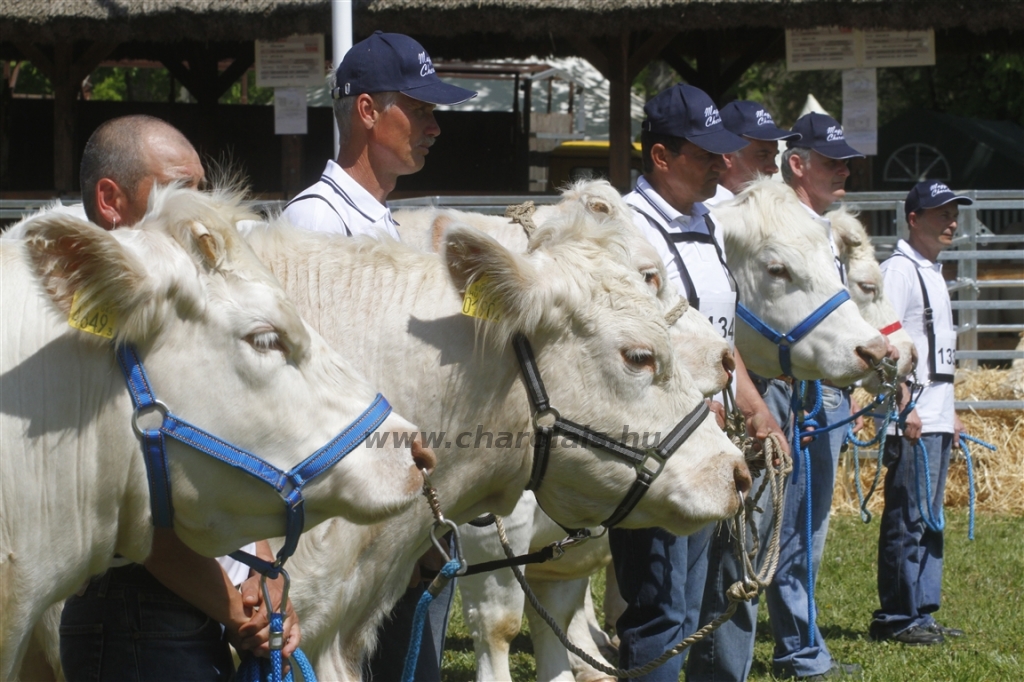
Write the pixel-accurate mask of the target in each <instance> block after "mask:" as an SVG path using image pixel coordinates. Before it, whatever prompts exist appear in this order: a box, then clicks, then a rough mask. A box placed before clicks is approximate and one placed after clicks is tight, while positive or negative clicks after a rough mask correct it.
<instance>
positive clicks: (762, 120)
mask: <svg viewBox="0 0 1024 682" xmlns="http://www.w3.org/2000/svg"><path fill="white" fill-rule="evenodd" d="M755 116H757V125H758V126H759V127H760V126H766V125H772V124H773V123H775V121H774V120H773V119H772V115H771V114H769V113H768V112H767V111H765V110H764V109H758V110H757V113H756V114H755Z"/></svg>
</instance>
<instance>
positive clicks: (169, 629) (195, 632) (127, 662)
mask: <svg viewBox="0 0 1024 682" xmlns="http://www.w3.org/2000/svg"><path fill="white" fill-rule="evenodd" d="M222 630H223V629H222V628H221V625H220V623H218V622H217V621H215V620H213V619H212V618H210V617H208V616H207V615H206V614H205V613H203V612H202V611H200V610H199V609H197V608H195V607H194V606H192V605H191V604H189V603H187V602H186V601H185V600H183V599H182V598H181V597H179V596H177V595H176V594H174V593H173V592H171V591H170V590H168V589H167V588H166V587H164V586H163V585H162V584H161V583H160V582H159V581H158V580H157V579H156V578H154V577H153V575H152V574H151V573H150V572H149V571H147V570H146V569H145V568H144V567H143V566H141V565H139V564H129V565H127V566H122V567H119V568H112V569H110V570H108V571H107V572H106V573H104V574H103V575H102V576H99V577H97V578H94V579H93V580H92V582H91V583H90V584H89V586H88V588H87V589H86V591H85V594H84V595H82V596H80V597H79V596H72V597H71V598H69V599H68V600H67V601H66V602H65V604H64V611H63V612H62V614H61V619H60V661H61V666H62V667H63V669H64V675H65V676H66V679H67V680H68V682H80V681H81V682H84V681H86V680H89V681H94V680H109V681H110V682H143V681H146V682H150V681H157V680H168V681H172V680H190V681H192V680H195V681H196V682H200V681H209V682H222V681H225V680H228V679H229V678H230V677H231V675H232V674H233V673H234V670H235V667H234V663H233V662H232V659H231V651H230V649H229V648H228V643H227V641H226V640H225V639H224V637H223V634H222Z"/></svg>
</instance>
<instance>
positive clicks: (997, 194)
mask: <svg viewBox="0 0 1024 682" xmlns="http://www.w3.org/2000/svg"><path fill="white" fill-rule="evenodd" d="M962 194H964V195H966V196H968V197H970V198H971V199H973V200H974V204H973V205H971V206H961V207H960V230H959V232H960V234H959V235H958V236H957V238H956V239H955V240H954V242H953V248H951V249H948V250H946V251H944V252H943V253H942V254H941V255H940V256H939V260H940V261H943V262H945V261H955V262H957V266H958V267H957V277H956V279H955V280H953V281H951V282H948V283H947V284H948V286H949V291H950V294H951V295H952V296H953V298H954V300H953V310H955V311H957V316H958V326H957V332H958V334H959V338H958V350H957V359H958V360H959V364H960V367H963V368H970V369H973V368H976V367H977V366H978V362H979V361H990V362H991V361H997V362H1005V361H1007V360H1015V359H1024V351H1018V350H981V349H979V347H978V346H979V336H981V335H990V334H997V333H1003V332H1015V331H1016V332H1020V331H1024V278H1021V277H1022V276H1024V275H1022V276H1017V277H1009V278H991V277H983V276H979V263H984V264H993V263H1000V262H1002V263H1007V262H1008V263H1010V264H1011V265H1012V266H1014V267H1017V268H1019V269H1020V270H1021V271H1024V189H1022V190H971V191H966V192H963V193H962ZM905 196H906V195H905V194H904V193H902V192H857V193H852V192H851V193H850V194H847V195H846V198H845V203H846V205H847V206H848V207H849V208H850V209H852V210H855V211H857V212H859V213H860V214H861V219H862V220H863V221H864V222H865V223H866V224H867V225H868V231H869V233H870V234H871V235H872V242H873V244H874V245H875V253H876V255H877V257H878V258H879V260H883V259H885V258H888V257H889V255H890V254H891V253H892V250H893V248H894V247H895V244H896V240H897V239H898V238H904V237H906V234H907V222H906V218H905V217H904V212H903V203H904V202H903V199H904V198H905ZM558 200H559V197H558V196H555V195H536V194H534V195H520V196H509V195H500V196H426V197H417V198H415V199H400V200H397V201H392V202H390V206H391V208H393V209H400V208H426V207H446V208H456V209H459V210H462V211H474V212H478V213H487V214H492V215H501V214H503V213H504V211H505V208H506V207H507V206H509V205H512V204H519V203H523V202H525V201H533V202H534V203H535V204H538V205H541V204H553V203H556V202H557V201H558ZM48 203H49V202H48V201H44V200H9V199H6V200H0V220H7V221H10V220H17V219H19V218H20V217H21V216H23V215H25V214H27V213H31V212H34V211H36V210H38V209H39V208H41V207H42V206H45V205H46V204H48ZM252 205H253V207H254V208H257V209H259V210H262V211H264V212H267V211H273V210H275V209H276V210H280V208H281V207H282V206H283V202H253V204H252ZM982 269H983V268H982ZM982 290H987V291H992V292H993V293H995V294H996V295H997V296H999V297H998V298H992V297H985V298H982V296H981V292H982ZM992 311H1003V313H1005V314H1004V315H1003V317H1004V318H1009V319H1010V320H1011V321H1009V322H1006V321H998V322H995V323H981V322H979V317H980V316H981V315H984V316H986V317H990V316H992V315H993V314H998V312H997V313H993V312H992ZM979 314H981V315H979ZM968 407H970V408H974V409H1024V401H1020V400H1014V401H1005V400H1004V401H973V402H958V403H957V408H958V409H965V408H968Z"/></svg>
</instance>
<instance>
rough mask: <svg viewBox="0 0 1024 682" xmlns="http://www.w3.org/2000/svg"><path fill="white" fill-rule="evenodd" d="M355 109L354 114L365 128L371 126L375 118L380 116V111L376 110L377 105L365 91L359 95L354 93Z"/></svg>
mask: <svg viewBox="0 0 1024 682" xmlns="http://www.w3.org/2000/svg"><path fill="white" fill-rule="evenodd" d="M355 110H356V116H358V117H359V121H360V122H361V123H362V124H363V127H364V128H366V129H367V130H370V129H371V128H373V126H374V124H375V123H376V122H377V118H378V117H379V116H380V112H379V111H377V107H376V106H375V105H374V102H373V97H371V96H370V95H368V94H366V93H365V92H364V93H363V94H361V95H356V106H355Z"/></svg>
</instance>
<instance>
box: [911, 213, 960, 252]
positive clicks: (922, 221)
mask: <svg viewBox="0 0 1024 682" xmlns="http://www.w3.org/2000/svg"><path fill="white" fill-rule="evenodd" d="M959 219H960V209H959V207H958V205H957V204H956V202H951V203H948V204H945V205H944V206H936V207H935V208H927V209H921V210H919V211H916V212H914V213H911V214H910V215H909V216H908V218H907V222H908V223H909V225H910V231H911V234H912V235H913V236H914V240H915V243H917V244H918V245H919V246H922V247H924V248H918V251H921V252H922V253H924V252H931V253H938V252H940V251H942V250H943V249H947V248H949V247H950V246H951V245H952V244H953V237H955V236H956V230H957V221H958V220H959Z"/></svg>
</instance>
